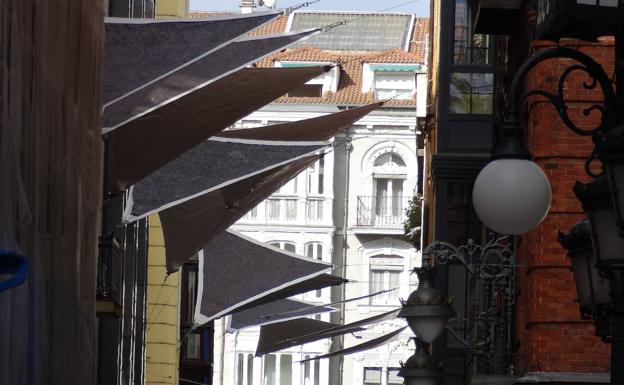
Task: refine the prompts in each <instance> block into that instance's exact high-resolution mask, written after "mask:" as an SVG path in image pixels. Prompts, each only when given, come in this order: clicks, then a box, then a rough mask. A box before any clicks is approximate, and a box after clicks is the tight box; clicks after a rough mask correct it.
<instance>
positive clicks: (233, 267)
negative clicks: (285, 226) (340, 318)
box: [195, 230, 331, 324]
mask: <svg viewBox="0 0 624 385" xmlns="http://www.w3.org/2000/svg"><path fill="white" fill-rule="evenodd" d="M199 261H200V262H199V263H200V266H199V272H200V273H199V281H200V284H199V290H198V296H197V306H196V312H195V323H196V324H205V323H206V322H209V321H210V320H213V319H215V318H219V317H223V316H225V315H228V314H231V313H233V312H235V311H241V310H242V309H243V307H244V305H249V304H253V306H257V305H259V304H262V303H263V301H262V300H263V299H265V298H264V297H268V296H270V295H271V294H273V293H275V292H279V291H282V290H284V289H286V288H288V287H289V286H291V285H296V284H298V283H301V282H304V281H306V280H308V279H311V278H314V277H317V276H320V275H323V274H325V273H327V272H329V271H330V270H331V265H330V264H328V263H325V262H322V261H318V260H315V259H312V258H306V257H301V256H298V255H296V254H293V253H290V252H287V251H284V250H281V249H278V248H276V247H273V246H271V245H267V244H264V243H260V242H258V241H255V240H253V239H251V238H249V237H246V236H244V235H242V234H240V233H237V232H235V231H232V230H228V231H225V232H223V233H221V234H219V235H218V236H216V237H215V238H214V239H212V241H210V242H209V243H208V244H207V245H206V246H205V247H204V249H203V250H202V252H200V253H199ZM270 301H272V299H270V300H268V301H266V302H264V303H267V302H270Z"/></svg>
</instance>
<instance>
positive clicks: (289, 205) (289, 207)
mask: <svg viewBox="0 0 624 385" xmlns="http://www.w3.org/2000/svg"><path fill="white" fill-rule="evenodd" d="M284 203H285V205H286V219H296V218H297V201H296V200H295V199H288V200H285V201H284Z"/></svg>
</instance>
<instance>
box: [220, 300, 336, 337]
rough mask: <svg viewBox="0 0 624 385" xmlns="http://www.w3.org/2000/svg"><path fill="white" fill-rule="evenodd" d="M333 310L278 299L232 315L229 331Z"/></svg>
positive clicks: (327, 307)
mask: <svg viewBox="0 0 624 385" xmlns="http://www.w3.org/2000/svg"><path fill="white" fill-rule="evenodd" d="M334 310H336V309H334V308H332V307H329V306H314V305H311V304H309V303H306V302H301V301H295V300H292V299H279V300H277V301H273V302H269V303H266V304H264V305H260V306H255V307H252V308H249V309H246V310H243V311H237V312H235V313H232V315H231V317H230V327H229V331H236V330H240V329H244V328H248V327H252V326H260V325H266V324H270V323H275V322H278V321H285V320H289V319H293V318H299V317H305V316H310V315H314V314H318V313H325V312H328V311H334Z"/></svg>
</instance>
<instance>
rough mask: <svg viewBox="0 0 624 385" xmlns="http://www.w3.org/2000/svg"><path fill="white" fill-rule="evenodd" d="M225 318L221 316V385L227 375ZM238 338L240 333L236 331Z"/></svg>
mask: <svg viewBox="0 0 624 385" xmlns="http://www.w3.org/2000/svg"><path fill="white" fill-rule="evenodd" d="M225 318H226V317H222V318H221V378H220V381H219V384H221V385H223V378H224V377H225V342H226V341H225ZM236 338H238V333H236ZM234 346H236V339H235V340H234ZM235 349H236V348H235ZM235 358H236V357H235Z"/></svg>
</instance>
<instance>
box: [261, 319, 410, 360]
mask: <svg viewBox="0 0 624 385" xmlns="http://www.w3.org/2000/svg"><path fill="white" fill-rule="evenodd" d="M399 311H400V309H394V310H391V311H388V312H386V313H382V314H378V315H375V316H372V317H368V318H364V319H362V320H359V321H355V322H351V323H349V324H345V325H340V324H330V323H327V322H325V323H323V322H322V321H316V320H310V319H307V318H299V319H295V320H290V321H284V322H278V323H274V324H270V325H264V326H262V327H261V328H260V338H259V340H258V347H257V349H256V356H262V355H264V354H268V353H272V352H276V351H278V350H282V349H287V348H290V347H293V346H297V345H302V344H305V343H309V342H314V341H318V340H321V339H324V338H328V337H333V336H338V335H342V334H347V333H353V332H356V331H360V330H364V329H363V328H362V326H366V325H370V324H374V323H380V322H383V321H387V320H390V319H394V318H396V316H397V314H399ZM312 321H314V322H312Z"/></svg>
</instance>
